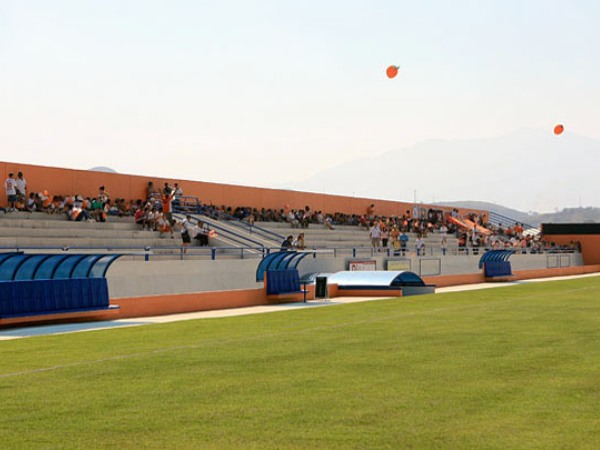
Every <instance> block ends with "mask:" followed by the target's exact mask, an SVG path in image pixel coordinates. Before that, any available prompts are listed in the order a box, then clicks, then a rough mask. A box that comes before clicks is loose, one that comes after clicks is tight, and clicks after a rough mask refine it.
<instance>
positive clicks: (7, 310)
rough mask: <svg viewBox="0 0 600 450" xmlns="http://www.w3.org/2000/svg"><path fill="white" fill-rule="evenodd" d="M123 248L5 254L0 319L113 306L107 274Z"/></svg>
mask: <svg viewBox="0 0 600 450" xmlns="http://www.w3.org/2000/svg"><path fill="white" fill-rule="evenodd" d="M120 256H122V255H121V254H38V253H36V254H25V253H22V252H13V253H3V254H0V325H13V324H17V323H27V322H39V321H55V320H64V319H83V318H90V317H94V316H98V315H102V316H105V315H107V314H108V313H110V312H114V313H115V314H117V313H118V307H111V306H110V305H109V296H108V284H107V281H106V278H105V275H106V272H107V270H108V268H109V267H110V265H111V264H112V263H113V262H114V261H115V260H116V259H117V258H119V257H120Z"/></svg>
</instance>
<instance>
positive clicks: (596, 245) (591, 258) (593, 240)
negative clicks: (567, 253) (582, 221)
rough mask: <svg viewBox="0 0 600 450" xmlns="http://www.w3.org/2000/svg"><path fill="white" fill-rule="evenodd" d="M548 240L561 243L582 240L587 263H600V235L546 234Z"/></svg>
mask: <svg viewBox="0 0 600 450" xmlns="http://www.w3.org/2000/svg"><path fill="white" fill-rule="evenodd" d="M544 239H545V240H546V241H548V242H555V243H557V244H559V245H569V244H570V243H571V242H577V241H579V242H581V256H583V262H584V263H585V264H600V235H595V234H573V235H564V234H544Z"/></svg>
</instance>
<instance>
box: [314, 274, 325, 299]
mask: <svg viewBox="0 0 600 450" xmlns="http://www.w3.org/2000/svg"><path fill="white" fill-rule="evenodd" d="M327 297H328V293H327V277H316V278H315V298H327Z"/></svg>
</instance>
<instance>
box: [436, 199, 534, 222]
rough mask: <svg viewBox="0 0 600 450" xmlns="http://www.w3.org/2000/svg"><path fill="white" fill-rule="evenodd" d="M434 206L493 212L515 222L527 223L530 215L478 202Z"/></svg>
mask: <svg viewBox="0 0 600 450" xmlns="http://www.w3.org/2000/svg"><path fill="white" fill-rule="evenodd" d="M435 204H436V205H440V206H455V207H457V208H465V209H483V210H485V211H494V212H495V213H496V214H500V215H502V216H505V217H508V218H510V219H513V220H515V221H517V222H523V223H529V224H531V225H534V224H532V223H531V222H528V221H529V220H531V215H530V214H527V213H526V212H523V211H518V210H516V209H512V208H507V207H506V206H502V205H497V204H496V203H491V202H478V201H468V200H467V201H460V200H457V201H454V202H453V201H448V202H436V203H435Z"/></svg>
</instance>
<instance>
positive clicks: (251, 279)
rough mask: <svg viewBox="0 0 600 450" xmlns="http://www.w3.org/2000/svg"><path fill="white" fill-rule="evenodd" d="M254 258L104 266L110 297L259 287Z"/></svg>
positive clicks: (256, 262)
mask: <svg viewBox="0 0 600 450" xmlns="http://www.w3.org/2000/svg"><path fill="white" fill-rule="evenodd" d="M257 265H258V260H223V261H199V260H184V261H119V260H117V261H115V262H114V263H113V264H112V266H110V268H109V269H108V272H107V274H106V278H107V279H108V291H109V293H110V297H111V298H120V297H137V296H148V295H160V294H181V293H190V292H206V291H228V290H234V289H252V288H257V287H262V283H257V282H256V267H257Z"/></svg>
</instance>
